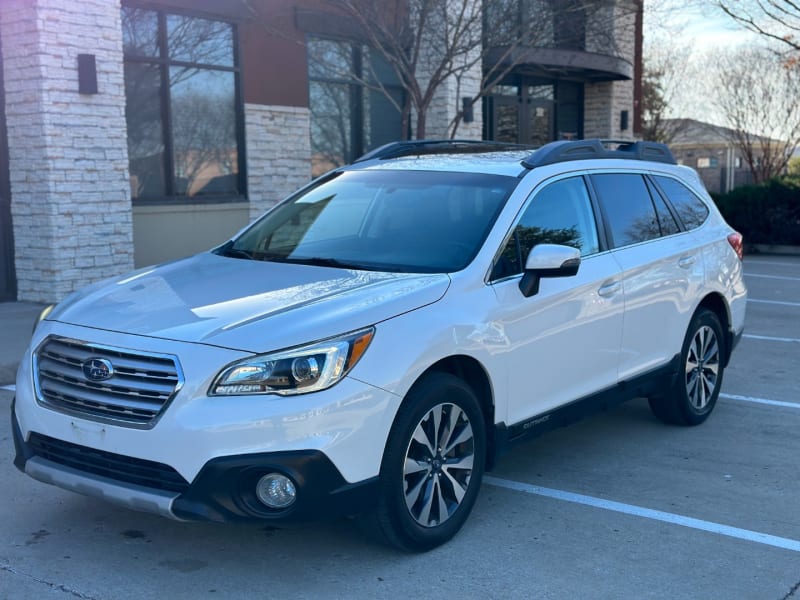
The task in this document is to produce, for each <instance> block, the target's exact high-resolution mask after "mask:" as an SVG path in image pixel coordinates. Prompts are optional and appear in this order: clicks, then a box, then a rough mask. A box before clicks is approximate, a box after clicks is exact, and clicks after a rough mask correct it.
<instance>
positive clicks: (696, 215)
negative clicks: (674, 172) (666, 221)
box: [653, 175, 708, 229]
mask: <svg viewBox="0 0 800 600" xmlns="http://www.w3.org/2000/svg"><path fill="white" fill-rule="evenodd" d="M653 179H655V181H656V183H657V184H658V187H659V188H660V189H661V191H662V192H663V193H664V195H665V196H666V197H667V200H669V203H670V204H672V206H673V208H674V209H675V212H676V213H677V214H678V218H679V219H680V220H681V221H682V222H683V225H684V227H686V229H696V228H698V227H700V225H702V224H703V223H704V222H705V220H706V219H707V218H708V207H707V206H706V205H705V202H703V201H702V200H701V199H700V198H698V197H697V195H696V194H695V193H694V192H693V191H692V190H690V189H689V188H688V187H686V186H685V185H684V184H682V183H681V182H680V181H677V180H675V179H672V178H671V177H663V176H660V175H656V176H654V177H653Z"/></svg>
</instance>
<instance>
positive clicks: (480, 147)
mask: <svg viewBox="0 0 800 600" xmlns="http://www.w3.org/2000/svg"><path fill="white" fill-rule="evenodd" d="M597 159H617V160H638V161H650V162H660V163H667V164H672V165H674V164H676V163H675V159H674V157H673V156H672V153H671V152H670V151H669V148H667V146H665V145H664V144H660V143H656V142H635V141H633V140H599V139H588V140H573V141H558V142H551V143H549V144H545V145H544V146H542V147H540V148H538V149H536V150H533V149H531V148H526V147H524V146H519V145H516V144H503V143H498V142H492V141H479V140H409V141H401V142H391V143H389V144H386V145H384V146H381V147H380V148H376V149H375V150H372V151H370V152H368V153H367V154H365V155H364V156H362V157H360V158H358V159H356V161H355V162H354V163H353V165H351V166H350V167H346V168H347V169H348V170H349V169H353V170H356V169H358V170H361V169H364V170H378V169H380V170H426V171H451V172H452V171H455V172H464V173H476V172H477V173H485V174H492V175H507V176H511V177H519V176H520V175H522V174H523V173H525V172H526V171H527V170H529V169H535V168H537V167H541V166H545V165H552V164H556V163H565V162H572V161H582V160H597Z"/></svg>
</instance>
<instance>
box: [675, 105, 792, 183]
mask: <svg viewBox="0 0 800 600" xmlns="http://www.w3.org/2000/svg"><path fill="white" fill-rule="evenodd" d="M664 129H665V131H666V132H667V135H668V137H669V139H670V142H669V147H670V149H671V150H672V153H673V154H674V155H675V159H676V160H677V161H678V163H679V164H682V165H686V166H688V167H692V168H693V169H695V170H696V171H697V173H698V175H700V179H702V180H703V183H704V184H705V186H706V189H707V190H708V191H709V192H714V193H717V194H725V193H727V192H730V191H731V190H732V189H734V188H737V187H739V186H742V185H750V184H752V183H754V177H753V173H752V171H751V170H750V167H749V165H748V164H747V160H746V159H745V157H744V156H743V153H742V149H741V148H740V147H739V146H738V145H737V144H735V143H734V142H733V140H734V139H736V135H735V132H734V130H732V129H730V128H727V127H722V126H720V125H714V124H712V123H705V122H703V121H697V120H695V119H666V120H665V121H664ZM749 137H750V139H752V140H753V145H752V151H753V154H754V157H755V160H756V161H760V160H761V158H762V157H763V150H764V148H765V147H766V146H771V147H772V151H773V152H780V149H781V148H783V147H784V146H785V144H784V143H783V142H781V141H779V140H771V139H769V138H765V137H761V136H758V135H755V134H751V135H750V136H749ZM757 164H761V163H760V162H759V163H757Z"/></svg>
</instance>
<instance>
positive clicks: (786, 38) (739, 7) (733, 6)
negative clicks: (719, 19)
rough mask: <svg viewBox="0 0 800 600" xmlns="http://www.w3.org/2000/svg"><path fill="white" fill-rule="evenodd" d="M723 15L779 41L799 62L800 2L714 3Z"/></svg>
mask: <svg viewBox="0 0 800 600" xmlns="http://www.w3.org/2000/svg"><path fill="white" fill-rule="evenodd" d="M715 2H716V4H717V6H719V7H720V8H721V9H722V10H723V12H725V13H726V14H727V15H728V16H730V17H731V18H732V19H734V20H735V21H736V22H737V23H739V24H740V25H743V26H744V27H746V28H747V29H749V30H750V31H753V32H755V33H757V34H759V35H762V36H764V37H766V38H768V39H769V40H770V41H777V42H780V43H781V44H784V45H785V46H788V49H789V50H790V52H791V53H792V54H793V56H791V57H790V61H791V63H792V64H797V62H798V61H800V2H798V0H715Z"/></svg>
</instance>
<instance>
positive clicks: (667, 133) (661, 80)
mask: <svg viewBox="0 0 800 600" xmlns="http://www.w3.org/2000/svg"><path fill="white" fill-rule="evenodd" d="M689 56H690V49H689V48H687V47H684V48H677V47H675V46H674V45H670V44H669V43H668V42H664V43H661V44H657V45H656V44H653V45H649V47H648V49H647V50H646V55H645V60H644V72H643V74H642V100H641V101H642V137H643V138H644V139H646V140H651V141H654V142H663V143H665V144H668V143H670V142H671V141H672V140H673V139H674V138H675V136H676V135H677V134H678V133H679V132H680V131H679V129H678V128H676V127H675V122H674V119H672V120H670V119H668V116H669V113H670V112H671V111H673V110H674V108H675V103H676V100H677V99H678V98H679V97H680V95H681V93H685V83H686V73H687V72H688V70H689Z"/></svg>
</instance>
